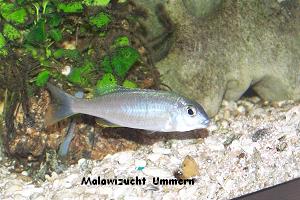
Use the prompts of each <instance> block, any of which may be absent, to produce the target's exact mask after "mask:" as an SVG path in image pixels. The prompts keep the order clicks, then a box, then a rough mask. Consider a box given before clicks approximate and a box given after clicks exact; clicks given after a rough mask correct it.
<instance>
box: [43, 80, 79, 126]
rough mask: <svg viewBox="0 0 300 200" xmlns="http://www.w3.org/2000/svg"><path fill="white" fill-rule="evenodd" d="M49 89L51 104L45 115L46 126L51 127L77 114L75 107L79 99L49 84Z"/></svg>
mask: <svg viewBox="0 0 300 200" xmlns="http://www.w3.org/2000/svg"><path fill="white" fill-rule="evenodd" d="M47 89H48V90H49V91H50V94H51V97H52V99H51V104H50V105H49V106H48V108H47V111H46V114H45V125H46V126H50V125H52V124H55V123H57V122H58V121H61V120H63V119H65V118H67V117H69V116H72V115H74V114H76V113H77V112H75V111H74V108H75V107H74V105H75V104H76V102H77V101H79V99H77V98H76V97H73V96H72V95H70V94H68V93H66V92H64V91H63V90H61V89H59V88H58V87H56V86H54V85H52V84H50V83H48V84H47Z"/></svg>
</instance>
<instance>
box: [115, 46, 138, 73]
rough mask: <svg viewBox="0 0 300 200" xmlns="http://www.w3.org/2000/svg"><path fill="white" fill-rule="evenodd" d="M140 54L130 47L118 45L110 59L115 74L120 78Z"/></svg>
mask: <svg viewBox="0 0 300 200" xmlns="http://www.w3.org/2000/svg"><path fill="white" fill-rule="evenodd" d="M139 57H140V54H139V53H138V51H137V50H136V49H134V48H132V47H120V48H118V49H116V52H115V53H114V54H113V56H112V59H111V64H112V66H113V68H114V70H115V72H116V74H117V75H118V76H120V77H122V78H124V77H125V75H126V73H127V72H128V71H129V70H130V68H131V67H132V66H133V64H134V63H135V62H136V61H137V60H138V59H139Z"/></svg>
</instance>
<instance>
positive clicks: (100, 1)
mask: <svg viewBox="0 0 300 200" xmlns="http://www.w3.org/2000/svg"><path fill="white" fill-rule="evenodd" d="M109 2H110V0H83V3H84V4H85V5H87V6H107V5H108V4H109Z"/></svg>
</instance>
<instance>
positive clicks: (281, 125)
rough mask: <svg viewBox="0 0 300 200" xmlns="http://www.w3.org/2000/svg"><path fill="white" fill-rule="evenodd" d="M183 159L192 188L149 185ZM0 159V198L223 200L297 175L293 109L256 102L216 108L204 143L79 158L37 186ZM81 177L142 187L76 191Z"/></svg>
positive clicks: (170, 175)
mask: <svg viewBox="0 0 300 200" xmlns="http://www.w3.org/2000/svg"><path fill="white" fill-rule="evenodd" d="M183 134H184V133H183ZM187 156H188V158H189V159H191V161H190V163H194V161H195V163H196V164H193V165H191V166H193V170H197V172H195V173H194V174H198V175H197V176H196V177H195V184H194V185H189V184H187V185H179V184H177V185H155V184H153V181H152V177H160V178H161V179H174V178H175V177H174V174H176V173H177V171H178V170H179V171H180V170H181V167H182V162H183V160H184V159H185V158H186V157H187ZM1 160H2V162H3V164H1V165H0V180H1V182H0V199H141V198H143V199H230V198H233V197H237V196H240V195H242V194H246V193H249V192H253V191H256V190H259V189H262V188H265V187H269V186H272V185H275V184H278V183H282V182H284V181H287V180H291V179H294V178H296V177H299V176H300V105H299V103H295V102H292V101H281V102H276V103H270V102H266V101H262V100H260V99H259V98H257V97H251V98H247V99H242V100H239V101H237V102H227V101H223V103H222V108H221V110H220V112H219V114H218V115H217V116H215V117H214V119H213V122H212V124H211V125H210V127H209V136H208V137H206V138H204V139H203V138H200V139H190V140H168V141H160V142H157V143H155V144H153V145H149V146H147V145H144V146H142V147H140V148H139V149H138V150H137V151H126V152H119V153H116V154H113V155H107V156H106V157H105V158H104V159H103V160H101V161H100V160H99V161H97V160H86V159H80V160H79V161H78V163H77V164H75V165H71V166H69V168H68V169H66V170H65V171H64V172H63V173H61V174H57V173H55V172H53V173H52V174H51V175H46V176H45V179H46V181H44V182H40V183H33V182H32V179H31V178H30V177H29V176H28V172H27V171H23V172H21V173H20V174H17V173H13V172H10V171H13V165H12V164H13V163H11V162H9V161H8V160H7V159H6V158H5V157H2V158H1ZM196 165H197V166H196ZM187 167H188V166H187V165H186V166H185V168H187ZM186 170H189V169H186ZM183 173H184V172H183ZM183 175H184V174H183ZM84 177H85V180H87V178H88V177H90V178H96V179H98V177H100V178H101V179H112V178H120V179H128V178H132V179H136V177H138V178H140V179H143V178H145V185H143V184H142V185H110V186H107V185H81V184H82V182H83V181H82V180H83V178H84ZM95 183H96V182H95Z"/></svg>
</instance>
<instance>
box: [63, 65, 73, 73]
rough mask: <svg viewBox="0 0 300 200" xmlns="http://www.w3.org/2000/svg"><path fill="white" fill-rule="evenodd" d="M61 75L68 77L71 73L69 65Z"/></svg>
mask: <svg viewBox="0 0 300 200" xmlns="http://www.w3.org/2000/svg"><path fill="white" fill-rule="evenodd" d="M61 73H62V74H63V75H65V76H68V75H69V74H70V73H71V67H70V66H69V65H66V66H64V68H63V69H62V71H61Z"/></svg>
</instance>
